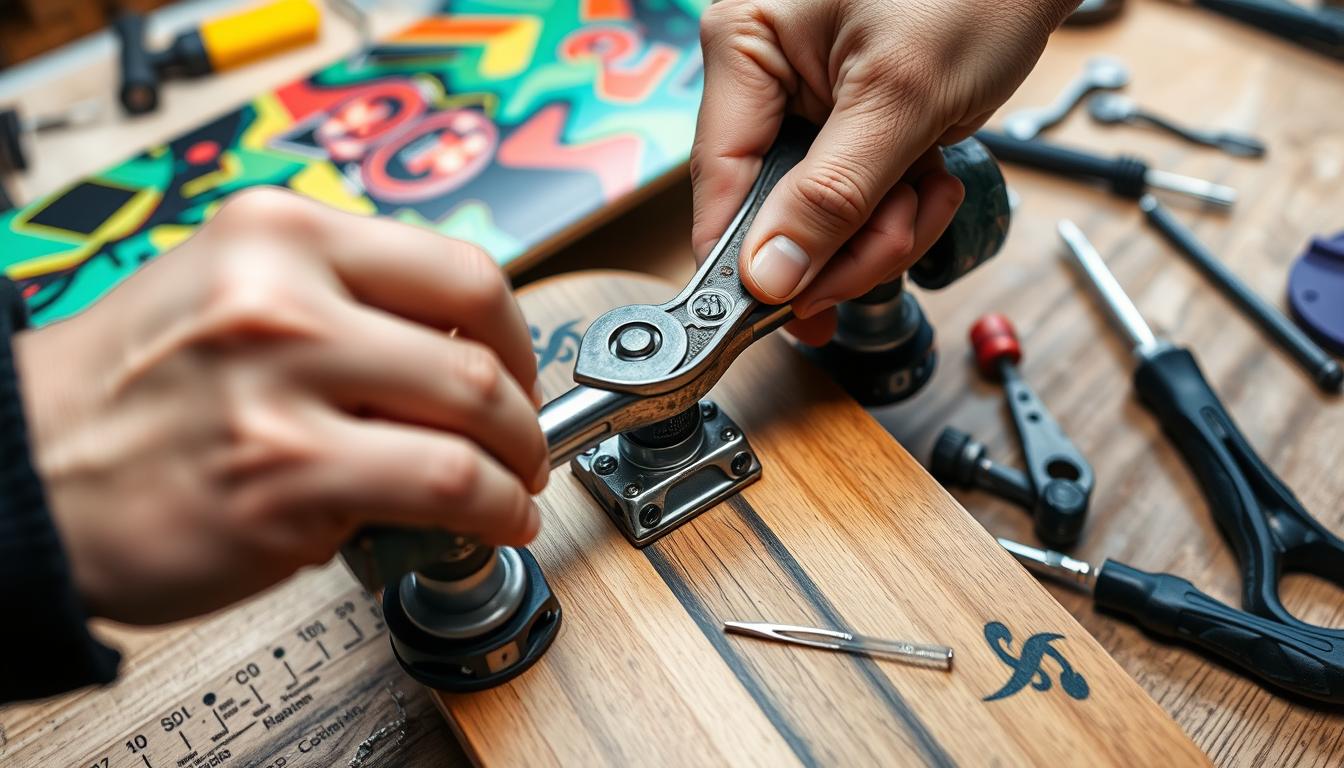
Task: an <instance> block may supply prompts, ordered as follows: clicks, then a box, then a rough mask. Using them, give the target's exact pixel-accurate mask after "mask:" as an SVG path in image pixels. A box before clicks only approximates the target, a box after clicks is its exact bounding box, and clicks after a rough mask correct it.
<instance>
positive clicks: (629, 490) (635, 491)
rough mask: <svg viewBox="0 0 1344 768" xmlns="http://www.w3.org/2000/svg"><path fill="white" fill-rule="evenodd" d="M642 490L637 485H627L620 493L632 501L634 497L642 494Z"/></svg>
mask: <svg viewBox="0 0 1344 768" xmlns="http://www.w3.org/2000/svg"><path fill="white" fill-rule="evenodd" d="M643 490H644V489H643V488H641V487H640V485H639V483H630V484H629V485H627V486H625V490H623V491H621V492H622V493H624V494H625V497H626V498H627V499H633V498H635V497H636V496H638V495H639V494H640V493H641V492H643Z"/></svg>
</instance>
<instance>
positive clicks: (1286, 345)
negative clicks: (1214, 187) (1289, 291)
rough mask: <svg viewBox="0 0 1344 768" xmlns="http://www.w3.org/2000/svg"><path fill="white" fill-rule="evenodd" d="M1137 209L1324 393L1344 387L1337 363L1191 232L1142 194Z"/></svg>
mask: <svg viewBox="0 0 1344 768" xmlns="http://www.w3.org/2000/svg"><path fill="white" fill-rule="evenodd" d="M1139 208H1141V209H1142V210H1143V215H1144V216H1145V217H1147V219H1148V223H1149V224H1151V225H1152V226H1153V227H1154V228H1155V229H1157V231H1158V232H1160V233H1162V236H1163V237H1165V238H1166V239H1167V240H1168V241H1169V242H1170V243H1171V244H1172V245H1174V246H1176V247H1177V248H1178V249H1179V250H1180V251H1181V253H1184V254H1185V255H1186V256H1187V257H1188V258H1189V259H1190V262H1191V263H1192V264H1194V265H1195V266H1196V267H1197V268H1198V269H1199V270H1200V271H1201V272H1203V273H1204V274H1205V275H1206V276H1207V277H1208V278H1209V280H1211V281H1213V284H1214V285H1216V286H1217V287H1218V288H1219V290H1221V291H1222V292H1223V294H1224V295H1226V296H1227V297H1228V298H1229V299H1231V300H1232V301H1233V302H1234V303H1236V304H1237V305H1238V306H1239V307H1241V309H1242V311H1243V312H1244V313H1245V314H1246V316H1247V317H1249V318H1251V319H1252V320H1254V321H1255V322H1256V324H1258V325H1259V326H1260V327H1261V328H1262V329H1263V330H1264V332H1265V333H1266V334H1267V335H1268V336H1269V337H1270V339H1272V340H1273V341H1274V342H1275V343H1276V344H1278V345H1279V347H1281V348H1282V349H1283V350H1284V351H1285V352H1287V353H1288V354H1289V355H1291V356H1292V358H1293V360H1295V361H1296V362H1297V364H1298V365H1300V366H1302V370H1304V371H1306V372H1307V373H1308V374H1309V375H1310V376H1311V379H1312V381H1314V382H1316V385H1317V386H1319V387H1320V388H1321V389H1322V390H1324V391H1325V392H1327V393H1337V392H1339V391H1340V387H1341V386H1342V385H1344V368H1341V367H1340V365H1339V362H1338V361H1337V360H1335V359H1334V358H1333V357H1331V356H1330V355H1329V354H1327V353H1326V351H1325V350H1323V349H1321V348H1320V346H1318V345H1317V344H1316V342H1314V341H1312V340H1311V337H1309V336H1307V334H1305V333H1303V332H1302V330H1301V329H1300V328H1298V327H1297V326H1296V325H1293V323H1292V321H1291V320H1289V319H1288V318H1286V317H1284V316H1283V313H1282V312H1279V311H1278V310H1277V309H1275V308H1274V306H1273V305H1272V304H1270V303H1269V302H1268V301H1265V300H1264V299H1262V298H1260V296H1259V295H1258V294H1256V292H1255V291H1253V290H1251V289H1250V287H1249V286H1247V285H1246V284H1245V283H1243V282H1242V281H1241V279H1240V278H1238V277H1237V276H1236V275H1235V274H1233V273H1232V271H1231V270H1230V269H1228V268H1227V267H1225V266H1223V263H1222V262H1221V261H1219V260H1218V257H1216V256H1214V255H1213V254H1212V253H1211V252H1210V251H1209V249H1208V248H1206V247H1205V246H1204V244H1203V243H1201V242H1200V241H1199V238H1197V237H1195V233H1194V232H1191V231H1190V229H1189V228H1188V227H1186V226H1185V225H1184V224H1182V223H1181V222H1180V221H1179V220H1178V219H1177V218H1176V217H1175V216H1173V215H1172V213H1171V212H1170V211H1168V210H1167V209H1166V208H1165V207H1163V206H1162V205H1161V204H1160V203H1158V202H1157V199H1156V198H1154V197H1153V196H1152V195H1144V196H1143V199H1141V200H1139Z"/></svg>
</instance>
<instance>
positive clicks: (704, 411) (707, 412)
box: [700, 400, 719, 421]
mask: <svg viewBox="0 0 1344 768" xmlns="http://www.w3.org/2000/svg"><path fill="white" fill-rule="evenodd" d="M718 415H719V406H717V405H715V404H714V403H713V402H712V401H709V400H706V401H704V402H703V403H701V404H700V417H701V418H703V419H705V420H706V421H708V420H710V419H712V418H714V417H715V416H718Z"/></svg>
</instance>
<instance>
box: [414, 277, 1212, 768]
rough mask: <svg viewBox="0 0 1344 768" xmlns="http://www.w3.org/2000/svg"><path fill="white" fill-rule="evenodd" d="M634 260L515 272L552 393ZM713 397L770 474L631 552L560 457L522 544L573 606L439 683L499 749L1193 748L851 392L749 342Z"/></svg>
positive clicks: (826, 757)
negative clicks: (541, 629)
mask: <svg viewBox="0 0 1344 768" xmlns="http://www.w3.org/2000/svg"><path fill="white" fill-rule="evenodd" d="M674 292H675V291H674V289H673V288H672V287H671V286H668V285H666V284H664V283H661V282H659V281H657V280H654V279H652V278H648V277H642V276H636V275H633V274H628V273H616V272H587V273H575V274H571V275H565V276H561V277H556V278H551V279H549V280H545V281H542V282H540V283H536V284H533V285H530V286H528V287H526V288H525V289H523V290H522V291H521V292H520V297H519V298H520V301H521V303H522V306H523V310H524V313H525V315H526V316H527V317H528V319H529V322H530V323H531V324H532V326H533V334H534V337H536V338H538V339H539V340H540V343H539V345H538V349H537V354H538V360H539V365H540V368H541V376H542V381H543V385H544V387H545V389H546V393H547V395H548V397H555V396H556V395H558V394H560V393H561V392H563V391H564V390H565V389H567V388H568V387H569V386H571V385H572V379H571V374H572V369H573V361H574V358H575V352H576V349H577V343H578V340H579V338H580V337H581V335H582V333H583V331H584V329H585V328H586V326H587V324H588V322H590V321H591V320H593V319H595V318H596V317H597V316H598V315H599V314H601V312H602V311H604V310H605V309H608V308H611V307H614V306H618V305H623V304H629V303H639V302H648V303H653V304H656V303H659V302H661V301H663V300H665V299H667V298H668V297H670V296H671V295H672V294H673V293H674ZM710 398H711V399H712V400H713V401H714V402H715V403H716V404H717V405H718V407H719V408H720V409H721V410H722V411H723V412H724V413H726V414H728V415H729V416H731V418H732V419H733V420H735V421H736V423H737V424H738V425H740V426H741V427H742V429H743V430H744V432H745V434H746V436H747V438H748V439H749V440H750V443H751V445H752V446H753V448H754V451H755V453H756V455H757V456H758V457H759V460H760V462H761V464H762V465H763V475H762V478H761V479H760V480H759V481H758V482H756V483H755V484H753V485H750V486H748V487H747V488H746V489H745V490H744V491H742V492H741V493H740V494H739V495H736V496H734V497H732V498H730V499H729V500H728V501H726V502H724V503H722V504H720V505H718V506H716V507H714V508H712V509H711V510H709V511H707V512H705V513H703V514H702V515H700V516H699V517H697V518H695V519H694V520H692V521H691V522H689V523H687V524H686V525H684V526H682V527H680V528H678V529H676V530H675V531H673V532H672V533H670V534H669V535H667V536H666V537H664V538H662V539H660V540H658V541H656V542H655V543H653V544H652V545H650V546H648V547H647V548H645V549H642V550H641V549H636V548H634V547H632V546H631V545H630V544H629V543H627V541H626V539H625V538H624V537H623V536H622V535H621V533H619V532H618V531H617V529H616V527H615V526H614V525H613V524H612V522H611V521H610V520H609V519H608V517H607V516H606V514H604V512H603V511H602V509H601V507H600V506H599V505H598V504H597V503H596V502H595V501H594V498H593V497H592V496H591V495H589V493H588V492H587V491H586V490H585V489H584V488H583V487H582V486H581V485H580V484H579V482H578V480H577V479H576V478H575V477H574V476H573V475H572V474H571V473H570V472H569V471H568V470H565V469H561V470H557V471H555V472H554V473H552V476H551V484H550V487H549V488H548V489H547V490H546V492H545V493H544V494H543V495H542V496H541V499H540V503H541V506H542V514H543V528H542V532H541V534H540V537H539V538H538V540H537V541H536V542H535V543H534V544H533V545H532V546H531V548H530V549H531V551H532V553H533V554H534V555H535V556H536V557H537V559H538V560H539V562H540V563H541V565H542V567H543V569H544V570H545V573H546V575H547V578H548V581H549V583H550V586H551V589H552V590H554V591H555V593H556V594H557V596H558V597H559V600H560V604H561V606H562V610H563V611H564V619H563V624H562V626H561V629H560V634H559V636H558V637H557V638H556V640H555V642H554V644H553V645H552V646H551V648H550V650H549V651H547V653H546V655H545V656H543V657H542V658H541V660H540V661H539V662H538V663H537V664H536V666H534V667H532V668H531V669H530V670H528V671H527V672H525V673H524V674H522V675H521V676H520V677H518V678H517V679H515V680H513V681H511V682H510V683H508V684H506V685H504V686H501V687H499V688H495V689H493V690H488V691H485V692H481V693H473V694H462V695H448V694H443V693H436V694H435V696H436V697H437V700H438V702H439V704H440V706H441V707H442V709H443V711H444V713H445V714H446V715H447V716H448V717H449V719H450V720H451V721H452V722H453V723H454V726H455V728H456V729H457V730H458V732H459V734H460V736H461V737H462V740H463V744H464V746H465V748H466V749H467V751H468V752H469V754H471V755H472V756H473V757H474V758H475V759H477V760H478V761H479V762H481V763H483V764H487V765H489V764H498V765H519V764H528V765H598V764H607V765H635V764H662V765H710V764H721V763H731V764H760V765H772V766H775V765H793V764H799V765H815V764H851V765H852V764H861V765H894V764H912V765H921V764H922V765H954V764H965V765H1048V764H1052V763H1055V764H1071V765H1204V764H1206V763H1207V761H1206V759H1205V757H1204V756H1203V754H1202V753H1201V752H1200V751H1199V750H1198V749H1197V748H1196V747H1195V746H1194V745H1193V744H1192V743H1191V742H1190V740H1189V739H1188V738H1187V737H1186V736H1185V735H1184V734H1183V733H1182V732H1181V730H1180V729H1179V728H1178V727H1177V726H1176V724H1175V723H1174V722H1172V720H1171V719H1170V718H1169V717H1168V716H1167V715H1166V714H1165V713H1164V712H1163V711H1162V710H1161V708H1160V707H1158V706H1157V704H1156V703H1155V702H1153V701H1152V700H1151V699H1150V698H1149V697H1148V696H1147V695H1146V694H1145V693H1144V692H1143V690H1142V689H1141V688H1140V687H1139V686H1138V685H1137V684H1136V683H1135V682H1134V681H1133V680H1132V679H1131V678H1130V677H1129V676H1128V675H1126V674H1125V673H1124V671H1123V670H1122V669H1121V668H1120V667H1119V666H1118V665H1117V664H1116V663H1115V662H1114V661H1113V660H1112V659H1111V658H1110V657H1109V656H1108V655H1107V654H1106V653H1105V651H1104V650H1103V649H1102V648H1101V647H1100V646H1099V645H1098V644H1097V643H1096V641H1095V640H1094V639H1093V638H1092V637H1091V636H1089V635H1088V634H1087V633H1086V632H1085V631H1084V630H1083V629H1082V628H1081V627H1080V626H1079V625H1078V624H1077V622H1076V621H1075V620H1074V619H1073V618H1072V617H1071V616H1070V615H1069V614H1068V612H1067V611H1065V610H1064V609H1063V608H1061V607H1060V606H1059V604H1058V603H1056V602H1055V601H1054V600H1053V599H1051V598H1050V597H1049V595H1048V594H1047V593H1046V592H1045V591H1044V590H1043V589H1042V588H1041V587H1040V586H1038V585H1037V583H1036V582H1035V580H1034V579H1033V578H1032V577H1031V576H1030V575H1029V574H1027V573H1026V572H1025V571H1024V570H1022V569H1021V568H1020V567H1019V566H1018V565H1017V564H1016V563H1014V562H1013V561H1012V560H1011V559H1010V558H1009V557H1008V556H1007V555H1006V554H1005V553H1004V552H1003V551H1002V550H1001V549H1000V548H999V547H998V545H997V544H995V543H994V541H993V540H992V539H991V538H990V537H989V536H988V534H986V532H985V531H984V530H983V529H982V528H981V527H980V526H979V525H978V524H977V523H976V522H975V521H974V520H973V519H972V518H971V517H970V516H969V515H968V514H967V513H966V512H965V511H964V510H963V509H962V508H961V507H960V506H958V505H957V503H956V502H955V501H954V500H953V499H952V498H951V497H950V496H948V495H947V493H946V492H944V491H943V489H942V488H941V487H940V486H939V485H938V484H937V483H936V482H935V481H934V480H933V479H932V478H931V477H929V475H928V474H926V473H925V471H924V470H923V469H922V468H921V467H920V466H919V464H918V463H916V462H915V460H914V459H912V458H911V457H910V456H909V454H907V453H906V452H905V450H904V449H902V448H901V447H900V446H899V445H898V444H896V443H895V442H893V441H892V440H891V438H890V437H889V436H888V434H887V433H886V432H885V431H884V430H883V429H882V428H881V426H879V425H878V424H877V423H876V422H875V421H874V420H873V419H872V418H870V417H869V416H868V415H867V414H866V413H865V412H864V411H863V410H862V409H861V408H860V407H859V406H858V405H857V404H856V403H854V402H853V401H852V400H850V399H849V398H848V397H847V396H845V395H844V394H842V393H841V391H840V390H839V389H838V387H836V386H835V385H834V384H832V383H831V382H830V381H829V380H828V379H827V378H826V377H825V376H824V374H823V373H822V372H820V371H818V370H817V369H815V368H813V367H812V366H811V365H810V364H808V363H807V362H806V361H804V359H803V358H802V357H801V355H799V354H798V353H797V352H796V351H795V350H793V349H792V348H790V346H789V345H788V343H787V342H786V341H785V340H784V339H783V338H782V337H778V336H776V337H773V338H769V339H765V340H762V341H761V342H759V343H757V344H756V345H755V346H754V347H752V348H751V349H749V350H748V351H747V352H746V353H745V354H744V355H743V356H742V357H741V358H739V359H738V360H737V361H736V362H735V363H734V364H733V367H732V368H730V369H729V371H728V372H727V374H726V375H725V376H724V378H723V380H722V381H721V382H720V383H719V385H718V386H717V387H716V388H715V389H714V390H713V391H712V392H711V394H710ZM725 620H739V621H767V622H777V623H783V624H795V625H807V626H820V627H826V628H831V629H841V630H845V631H852V632H857V633H861V634H866V635H870V636H877V637H882V638H890V639H901V640H909V641H914V642H924V643H936V644H943V645H949V646H952V647H953V649H954V653H955V657H954V658H955V661H954V665H953V669H952V671H950V672H943V671H938V670H931V669H925V668H917V667H910V666H902V665H900V664H896V663H893V662H877V661H873V660H870V659H867V658H860V657H857V656H847V655H844V654H839V653H834V652H828V651H823V650H816V649H809V648H799V647H796V646H786V645H780V644H775V643H770V642H765V641H761V640H755V639H749V638H740V637H736V636H728V635H725V634H724V633H723V631H722V623H723V622H724V621H725Z"/></svg>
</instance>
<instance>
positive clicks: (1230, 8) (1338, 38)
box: [1193, 0, 1344, 61]
mask: <svg viewBox="0 0 1344 768" xmlns="http://www.w3.org/2000/svg"><path fill="white" fill-rule="evenodd" d="M1193 2H1194V4H1195V5H1198V6H1199V7H1201V8H1206V9H1208V10H1210V11H1213V12H1214V13H1217V14H1221V15H1223V16H1227V17H1228V18H1231V19H1236V20H1237V21H1240V22H1242V23H1243V24H1247V25H1249V26H1252V27H1255V28H1256V29H1258V30H1261V31H1262V32H1268V33H1269V34H1271V35H1275V36H1277V37H1281V38H1283V39H1284V40H1288V41H1290V42H1294V43H1297V44H1298V45H1301V46H1303V47H1306V48H1310V49H1312V50H1314V51H1318V52H1320V53H1323V54H1325V55H1326V56H1329V57H1331V58H1333V59H1339V60H1341V61H1344V11H1340V10H1338V9H1335V8H1312V7H1303V6H1302V5H1300V4H1297V3H1292V2H1288V0H1193Z"/></svg>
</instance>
